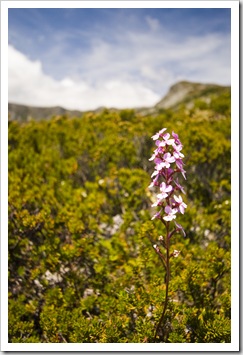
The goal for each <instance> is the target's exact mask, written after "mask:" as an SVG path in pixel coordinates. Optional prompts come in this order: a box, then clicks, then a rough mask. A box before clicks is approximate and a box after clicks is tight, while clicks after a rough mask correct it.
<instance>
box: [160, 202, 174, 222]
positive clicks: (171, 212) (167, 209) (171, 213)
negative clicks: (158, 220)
mask: <svg viewBox="0 0 243 355" xmlns="http://www.w3.org/2000/svg"><path fill="white" fill-rule="evenodd" d="M165 213H167V216H164V217H163V219H164V220H165V221H172V219H175V218H176V215H175V214H176V213H177V209H176V208H173V209H172V208H171V207H170V206H168V205H167V206H166V207H165Z"/></svg>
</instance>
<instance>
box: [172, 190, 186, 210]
mask: <svg viewBox="0 0 243 355" xmlns="http://www.w3.org/2000/svg"><path fill="white" fill-rule="evenodd" d="M174 201H175V204H176V208H177V209H178V211H180V212H181V213H182V214H184V211H185V208H187V205H186V204H185V203H184V202H183V200H182V197H181V195H179V197H177V196H176V195H174Z"/></svg>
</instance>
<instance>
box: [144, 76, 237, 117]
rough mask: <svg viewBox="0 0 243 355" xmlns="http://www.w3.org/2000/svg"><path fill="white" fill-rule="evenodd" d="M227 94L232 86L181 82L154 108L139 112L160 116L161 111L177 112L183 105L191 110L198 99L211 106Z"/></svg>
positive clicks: (171, 88) (172, 87)
mask: <svg viewBox="0 0 243 355" xmlns="http://www.w3.org/2000/svg"><path fill="white" fill-rule="evenodd" d="M225 93H229V94H230V86H221V85H215V84H201V83H193V82H189V81H180V82H178V83H176V84H174V85H173V86H171V87H170V89H169V91H168V93H167V94H166V95H165V96H164V97H163V98H162V99H161V100H160V101H159V102H158V103H157V104H156V105H155V106H154V107H151V108H142V109H140V110H139V111H140V113H141V114H143V115H147V114H158V113H159V112H160V111H161V110H167V109H173V110H175V109H177V108H178V107H179V106H181V105H182V104H183V105H185V107H186V108H189V109H190V108H193V107H194V105H195V100H196V99H200V100H201V102H204V103H205V104H210V103H211V101H212V99H215V98H217V97H218V96H220V95H222V94H225Z"/></svg>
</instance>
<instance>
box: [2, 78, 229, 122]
mask: <svg viewBox="0 0 243 355" xmlns="http://www.w3.org/2000/svg"><path fill="white" fill-rule="evenodd" d="M225 93H228V94H230V87H229V86H221V85H216V84H202V83H193V82H189V81H180V82H178V83H176V84H174V85H172V86H171V87H170V89H169V91H168V93H167V94H166V95H165V96H164V97H163V98H162V99H161V100H160V101H159V102H158V103H157V104H156V105H155V106H153V107H141V108H136V109H134V110H135V111H136V112H137V113H140V114H141V115H155V114H158V113H159V112H161V111H163V110H167V109H172V110H176V109H178V108H179V107H180V106H181V105H185V107H186V108H193V107H194V104H195V100H197V99H200V100H201V102H202V103H203V102H204V103H205V104H210V103H211V100H212V99H215V98H216V97H218V96H219V95H222V94H225ZM104 109H105V107H100V108H97V109H96V110H93V112H97V113H98V112H100V111H102V110H104ZM109 109H110V110H112V111H119V110H117V109H115V108H112V109H111V108H109ZM8 113H9V119H10V120H18V121H28V120H30V119H31V118H32V119H35V120H40V119H45V118H46V119H49V118H51V117H53V116H63V115H66V116H69V117H81V116H82V115H83V114H84V112H83V111H78V110H67V109H65V108H63V107H59V106H56V107H33V106H27V105H19V104H15V103H9V104H8Z"/></svg>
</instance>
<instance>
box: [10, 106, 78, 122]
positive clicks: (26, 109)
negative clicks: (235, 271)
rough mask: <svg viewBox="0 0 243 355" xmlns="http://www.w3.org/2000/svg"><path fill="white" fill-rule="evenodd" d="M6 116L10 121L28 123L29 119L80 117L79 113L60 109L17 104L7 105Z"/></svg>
mask: <svg viewBox="0 0 243 355" xmlns="http://www.w3.org/2000/svg"><path fill="white" fill-rule="evenodd" d="M8 115H9V119H10V120H17V121H28V120H30V119H35V120H41V119H43V118H46V119H48V118H51V117H53V116H62V115H67V116H70V117H75V116H76V117H77V116H78V117H80V116H81V115H82V112H81V111H77V110H66V109H64V108H62V107H59V106H56V107H34V106H26V105H18V104H12V103H9V104H8Z"/></svg>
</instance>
